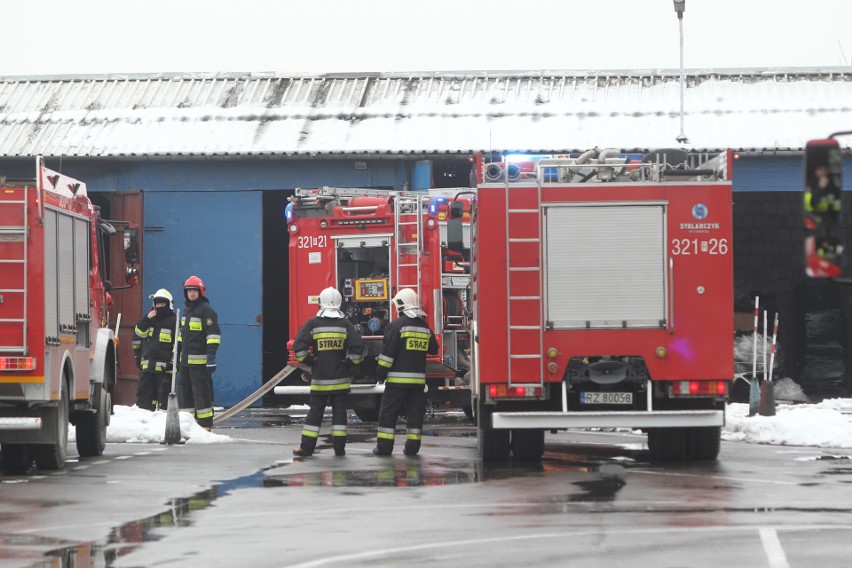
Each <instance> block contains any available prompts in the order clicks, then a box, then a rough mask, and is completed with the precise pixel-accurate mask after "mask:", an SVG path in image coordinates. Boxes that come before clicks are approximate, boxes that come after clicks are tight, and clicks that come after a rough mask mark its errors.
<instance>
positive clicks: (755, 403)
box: [748, 296, 760, 416]
mask: <svg viewBox="0 0 852 568" xmlns="http://www.w3.org/2000/svg"><path fill="white" fill-rule="evenodd" d="M759 318H760V296H755V297H754V347H753V349H752V360H751V382H750V384H749V391H748V415H749V416H754V415H755V414H757V412H758V410H760V385H758V383H757V326H758V323H759Z"/></svg>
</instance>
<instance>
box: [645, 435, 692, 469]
mask: <svg viewBox="0 0 852 568" xmlns="http://www.w3.org/2000/svg"><path fill="white" fill-rule="evenodd" d="M687 434H688V428H652V429H650V430H648V449H649V450H650V451H651V458H653V459H655V460H659V461H669V460H683V459H686V456H687V453H686V442H687V438H688V435H687Z"/></svg>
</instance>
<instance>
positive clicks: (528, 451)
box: [512, 429, 544, 462]
mask: <svg viewBox="0 0 852 568" xmlns="http://www.w3.org/2000/svg"><path fill="white" fill-rule="evenodd" d="M512 453H513V454H514V455H515V458H516V459H517V460H519V461H522V462H538V461H541V456H543V455H544V430H526V429H524V430H512Z"/></svg>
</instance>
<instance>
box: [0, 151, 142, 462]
mask: <svg viewBox="0 0 852 568" xmlns="http://www.w3.org/2000/svg"><path fill="white" fill-rule="evenodd" d="M0 180H1V181H2V183H0V264H2V270H0V444H2V457H3V464H4V467H5V468H6V469H9V470H27V469H29V467H30V466H31V465H32V463H33V461H35V463H36V465H37V467H38V468H40V469H58V468H61V467H62V465H63V464H64V463H65V459H66V455H67V445H68V424H69V421H70V422H71V423H72V424H73V425H75V427H76V438H77V450H78V451H79V453H80V455H81V456H97V455H100V454H102V453H103V451H104V448H105V444H106V427H107V425H108V424H109V417H110V414H111V411H112V401H111V395H112V392H113V389H114V387H115V379H116V345H115V343H116V338H115V335H114V333H113V330H112V329H110V322H109V290H110V288H111V285H110V282H109V281H108V280H107V275H108V273H107V269H106V267H105V266H104V263H105V262H106V261H105V260H104V259H106V258H107V254H108V247H109V246H110V243H112V246H113V247H116V246H123V247H124V250H125V258H126V260H127V262H128V264H129V266H126V267H120V268H122V269H123V271H124V273H125V274H124V275H125V279H126V281H127V284H128V285H132V284H133V283H135V282H136V281H137V280H138V275H139V269H138V267H136V266H134V264H135V263H136V262H137V261H138V258H137V256H138V255H137V254H136V251H137V250H138V249H137V247H136V242H135V232H134V231H133V230H132V229H133V228H132V227H130V226H121V227H120V228H119V229H116V226H117V225H118V223H117V222H115V221H107V220H104V219H102V218H101V216H100V211H99V209H98V208H97V207H95V206H94V205H93V204H92V202H91V201H90V200H89V197H88V195H87V193H86V185H85V184H84V183H82V182H79V181H77V180H75V179H72V178H69V177H66V176H64V175H62V174H59V173H57V172H54V171H52V170H49V169H47V168H46V167H44V165H43V161H42V160H41V158H38V159H37V160H36V178H35V179H30V180H10V179H4V178H0ZM116 289H118V288H116ZM119 317H120V315H119Z"/></svg>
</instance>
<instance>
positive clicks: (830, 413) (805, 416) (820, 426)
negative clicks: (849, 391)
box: [722, 398, 852, 448]
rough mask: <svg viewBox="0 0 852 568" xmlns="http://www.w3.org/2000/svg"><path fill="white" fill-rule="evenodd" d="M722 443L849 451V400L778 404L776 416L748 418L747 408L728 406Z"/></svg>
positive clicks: (851, 406)
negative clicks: (810, 447) (725, 441)
mask: <svg viewBox="0 0 852 568" xmlns="http://www.w3.org/2000/svg"><path fill="white" fill-rule="evenodd" d="M722 439H723V440H729V441H735V442H750V443H755V444H772V445H778V446H815V447H820V448H852V399H848V398H844V399H831V400H825V401H823V402H820V403H819V404H808V405H789V404H779V405H778V406H777V407H776V415H775V416H760V415H757V416H748V404H736V403H735V404H729V405H728V412H727V419H726V425H725V427H724V429H723V430H722Z"/></svg>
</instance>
